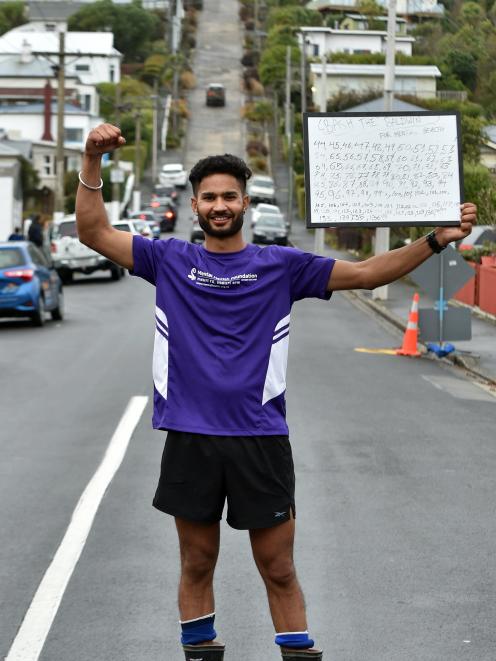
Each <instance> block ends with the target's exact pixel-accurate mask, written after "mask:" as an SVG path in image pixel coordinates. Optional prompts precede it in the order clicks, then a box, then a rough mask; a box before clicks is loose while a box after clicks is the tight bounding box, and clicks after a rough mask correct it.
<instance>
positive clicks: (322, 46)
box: [298, 27, 415, 57]
mask: <svg viewBox="0 0 496 661" xmlns="http://www.w3.org/2000/svg"><path fill="white" fill-rule="evenodd" d="M303 40H305V45H306V54H307V56H308V57H321V56H322V55H327V54H328V53H350V54H353V53H355V54H357V53H385V52H386V42H387V31H385V30H384V31H383V30H362V29H334V28H326V27H317V28H314V27H310V28H307V27H301V28H300V32H299V33H298V41H299V44H300V48H301V47H302V44H303ZM414 42H415V38H414V37H409V36H406V34H405V35H400V34H398V33H397V34H396V37H395V49H396V52H397V53H403V54H404V55H411V54H412V44H413V43H414Z"/></svg>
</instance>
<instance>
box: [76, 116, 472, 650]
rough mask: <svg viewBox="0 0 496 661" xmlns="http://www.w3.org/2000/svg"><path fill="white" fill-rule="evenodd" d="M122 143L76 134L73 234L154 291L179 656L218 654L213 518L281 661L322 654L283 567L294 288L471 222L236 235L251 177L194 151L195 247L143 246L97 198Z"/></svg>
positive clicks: (287, 555)
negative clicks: (376, 230)
mask: <svg viewBox="0 0 496 661" xmlns="http://www.w3.org/2000/svg"><path fill="white" fill-rule="evenodd" d="M124 143H125V140H124V138H123V137H122V136H121V133H120V130H119V129H118V128H116V127H114V126H111V125H109V124H103V125H100V126H98V127H97V128H96V129H94V130H93V131H92V132H91V133H90V134H89V136H88V139H87V142H86V149H85V155H84V160H83V169H82V171H81V173H80V182H81V185H80V186H79V189H78V194H77V199H76V216H77V224H78V232H79V238H80V240H81V241H82V242H83V243H85V244H87V245H88V246H90V247H91V248H93V249H94V250H96V251H98V252H100V253H101V254H103V255H105V256H106V257H108V258H109V259H111V260H112V261H113V262H116V263H118V264H120V265H121V266H124V267H125V268H127V269H129V270H130V271H131V272H133V273H134V275H137V276H140V277H142V278H144V279H146V280H147V281H149V282H150V283H152V284H154V285H155V286H156V333H155V347H154V361H153V379H154V386H155V396H154V415H153V424H154V427H155V428H158V429H166V430H168V436H167V441H166V445H165V449H164V454H163V459H162V469H161V476H160V480H159V485H158V488H157V492H156V495H155V499H154V505H155V507H157V508H158V509H160V510H162V511H164V512H167V513H169V514H171V515H173V516H174V517H175V521H176V527H177V532H178V536H179V546H180V555H181V578H180V584H179V610H180V618H181V627H182V636H181V642H182V644H183V648H184V651H185V656H186V660H187V661H190V660H191V661H193V660H194V659H200V658H201V659H203V660H204V661H221V660H222V659H223V654H224V645H223V644H222V643H221V642H219V641H217V640H216V632H215V629H214V617H215V608H214V593H213V586H212V579H213V574H214V569H215V564H216V561H217V555H218V551H219V521H220V519H221V515H222V510H223V507H224V502H225V500H226V498H227V503H228V510H227V522H228V523H229V525H231V526H232V527H234V528H238V529H246V530H249V532H250V541H251V546H252V551H253V556H254V559H255V562H256V565H257V568H258V570H259V572H260V574H261V576H262V579H263V581H264V583H265V586H266V589H267V596H268V600H269V606H270V612H271V616H272V620H273V624H274V628H275V631H276V640H275V642H276V643H277V644H278V645H279V646H280V647H281V652H282V656H283V659H285V661H297V660H299V661H301V659H307V660H310V659H315V660H321V659H322V651H321V650H319V649H317V648H316V647H314V643H313V640H312V639H311V638H310V636H309V634H308V630H307V622H306V616H305V606H304V599H303V594H302V591H301V589H300V586H299V584H298V580H297V578H296V572H295V568H294V564H293V540H294V531H295V502H294V468H293V461H292V457H291V448H290V445H289V440H288V429H287V425H286V421H285V402H284V393H285V388H286V383H285V381H286V360H287V349H288V334H289V328H290V311H291V306H292V304H293V302H295V301H297V300H300V299H302V298H306V297H317V298H322V299H329V298H330V296H331V293H332V291H334V290H340V289H357V288H362V289H373V288H375V287H378V286H380V285H383V284H386V283H389V282H391V281H393V280H396V279H397V278H400V277H401V276H403V275H405V274H406V273H409V272H410V271H411V270H413V269H414V268H415V267H416V266H418V265H419V264H420V263H422V262H423V261H424V260H426V259H427V258H428V257H430V256H431V255H432V253H433V251H434V252H436V251H439V250H441V249H442V248H444V247H445V246H446V245H447V244H448V243H450V242H451V241H455V240H457V239H461V238H463V237H464V236H466V235H467V234H468V233H469V232H470V231H471V229H472V224H473V223H475V221H476V209H475V207H474V205H472V204H463V205H462V208H461V226H460V227H456V228H453V227H452V228H447V227H445V228H438V229H436V231H435V232H434V233H432V235H431V236H430V237H429V238H428V240H427V239H426V238H425V237H424V238H422V239H419V240H418V241H416V242H415V243H413V244H411V245H409V246H405V247H404V248H400V249H398V250H393V251H391V252H389V253H386V254H384V255H380V256H377V257H372V258H370V259H368V260H366V261H363V262H360V263H350V262H346V261H335V260H333V259H328V258H324V257H319V256H316V255H311V254H308V253H303V252H301V251H299V250H296V249H294V248H283V247H281V246H269V247H267V248H260V247H258V246H255V245H251V244H246V243H245V242H244V240H243V237H242V231H241V230H242V225H243V215H244V213H245V211H246V209H247V207H248V204H249V198H248V197H247V195H246V192H245V191H246V182H247V180H248V178H249V177H250V175H251V172H250V170H249V169H248V168H247V167H246V165H245V163H244V162H243V161H242V160H241V159H238V158H236V157H234V156H231V155H228V154H226V155H224V156H213V157H209V158H206V159H203V160H201V161H200V162H199V163H197V164H196V165H195V167H194V168H193V169H192V170H191V173H190V182H191V184H192V187H193V197H192V200H191V205H192V209H193V212H194V213H195V214H196V215H197V216H198V221H199V223H200V225H201V227H202V229H203V230H204V233H205V245H204V246H197V245H194V244H190V243H187V242H184V241H178V240H176V239H170V240H169V241H148V240H146V239H144V238H143V237H140V236H135V237H132V236H131V235H130V234H128V233H125V232H119V231H117V230H115V229H114V228H112V227H111V226H110V225H109V223H108V221H107V217H106V213H105V209H104V206H103V201H102V197H101V195H100V194H99V193H98V191H99V190H100V188H101V186H102V182H101V178H100V161H101V156H102V154H103V153H105V152H109V151H112V150H113V149H116V148H118V147H120V146H121V145H122V144H124Z"/></svg>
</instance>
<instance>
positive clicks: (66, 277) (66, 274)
mask: <svg viewBox="0 0 496 661" xmlns="http://www.w3.org/2000/svg"><path fill="white" fill-rule="evenodd" d="M58 274H59V276H60V279H61V280H62V284H64V285H69V284H70V283H71V282H72V281H73V279H74V271H70V270H69V269H60V271H59V272H58Z"/></svg>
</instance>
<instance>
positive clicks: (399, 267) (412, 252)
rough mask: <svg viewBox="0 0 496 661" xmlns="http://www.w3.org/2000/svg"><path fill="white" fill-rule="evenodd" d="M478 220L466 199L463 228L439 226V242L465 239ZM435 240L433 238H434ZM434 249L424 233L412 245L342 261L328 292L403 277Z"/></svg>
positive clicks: (475, 211) (371, 286) (461, 226)
mask: <svg viewBox="0 0 496 661" xmlns="http://www.w3.org/2000/svg"><path fill="white" fill-rule="evenodd" d="M476 222H477V207H476V206H475V204H472V203H470V202H466V203H465V204H462V205H461V225H460V226H459V227H438V228H437V229H436V230H435V238H434V240H435V242H436V243H437V244H438V246H439V248H444V247H446V246H447V245H448V243H451V242H452V241H458V240H459V239H463V238H464V237H466V236H467V235H468V234H470V232H471V231H472V226H473V225H475V223H476ZM431 241H432V239H431ZM432 254H433V249H432V248H431V246H430V245H429V243H428V241H427V238H426V237H425V236H424V237H422V238H421V239H418V241H415V242H414V243H411V244H410V245H409V246H404V247H403V248H398V249H397V250H391V251H389V252H385V253H384V254H382V255H376V256H375V257H370V258H369V259H366V260H364V261H363V262H347V261H345V260H338V261H337V262H336V263H335V264H334V267H333V269H332V271H331V277H330V278H329V283H328V285H327V289H328V291H331V290H334V291H337V290H339V289H375V288H376V287H381V286H382V285H387V284H389V283H390V282H393V281H394V280H398V278H401V277H403V276H404V275H406V274H407V273H410V271H413V269H415V268H417V266H419V265H420V264H422V262H425V260H426V259H428V258H429V257H431V255H432Z"/></svg>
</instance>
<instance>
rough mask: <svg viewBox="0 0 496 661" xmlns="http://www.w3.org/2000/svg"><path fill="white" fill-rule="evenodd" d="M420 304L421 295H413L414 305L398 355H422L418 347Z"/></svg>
mask: <svg viewBox="0 0 496 661" xmlns="http://www.w3.org/2000/svg"><path fill="white" fill-rule="evenodd" d="M418 304H419V295H418V294H414V295H413V302H412V307H411V309H410V314H409V315H408V324H407V326H406V331H405V335H404V336H403V345H402V347H401V349H398V350H397V351H396V354H397V355H398V356H420V355H421V353H420V351H419V350H418V349H417V338H418Z"/></svg>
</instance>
